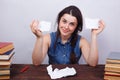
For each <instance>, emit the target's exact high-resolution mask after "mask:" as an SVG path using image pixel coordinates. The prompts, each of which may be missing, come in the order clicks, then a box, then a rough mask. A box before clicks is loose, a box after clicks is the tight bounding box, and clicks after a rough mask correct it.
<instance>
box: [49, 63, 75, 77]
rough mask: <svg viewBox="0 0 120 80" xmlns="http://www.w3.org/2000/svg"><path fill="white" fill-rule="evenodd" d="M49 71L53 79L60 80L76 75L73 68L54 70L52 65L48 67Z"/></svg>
mask: <svg viewBox="0 0 120 80" xmlns="http://www.w3.org/2000/svg"><path fill="white" fill-rule="evenodd" d="M47 71H48V74H49V76H50V77H51V79H58V78H62V77H67V76H73V75H75V74H76V70H75V69H74V68H73V67H72V68H69V67H66V68H63V69H58V68H55V69H54V70H53V68H52V65H49V66H48V67H47Z"/></svg>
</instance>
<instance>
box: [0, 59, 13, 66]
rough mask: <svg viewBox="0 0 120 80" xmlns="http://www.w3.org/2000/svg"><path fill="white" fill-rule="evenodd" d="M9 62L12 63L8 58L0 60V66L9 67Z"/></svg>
mask: <svg viewBox="0 0 120 80" xmlns="http://www.w3.org/2000/svg"><path fill="white" fill-rule="evenodd" d="M11 62H12V58H10V59H9V60H0V66H3V65H11Z"/></svg>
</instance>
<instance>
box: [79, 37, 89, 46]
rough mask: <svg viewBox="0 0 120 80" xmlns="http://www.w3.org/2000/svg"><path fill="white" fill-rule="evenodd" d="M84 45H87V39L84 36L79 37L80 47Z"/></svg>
mask: <svg viewBox="0 0 120 80" xmlns="http://www.w3.org/2000/svg"><path fill="white" fill-rule="evenodd" d="M85 45H88V41H87V39H86V38H84V37H81V39H80V47H82V46H85Z"/></svg>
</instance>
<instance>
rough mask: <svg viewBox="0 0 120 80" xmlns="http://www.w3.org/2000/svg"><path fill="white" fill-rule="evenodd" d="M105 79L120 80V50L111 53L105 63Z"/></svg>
mask: <svg viewBox="0 0 120 80" xmlns="http://www.w3.org/2000/svg"><path fill="white" fill-rule="evenodd" d="M104 79H105V80H120V52H112V53H110V54H109V56H108V58H107V60H106V64H105V74H104Z"/></svg>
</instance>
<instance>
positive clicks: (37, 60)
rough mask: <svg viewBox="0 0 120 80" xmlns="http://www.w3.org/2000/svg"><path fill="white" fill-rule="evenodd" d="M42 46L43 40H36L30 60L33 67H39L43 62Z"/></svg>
mask: <svg viewBox="0 0 120 80" xmlns="http://www.w3.org/2000/svg"><path fill="white" fill-rule="evenodd" d="M42 44H43V38H42V37H41V38H37V39H36V42H35V46H34V49H33V53H32V60H33V64H34V65H39V64H41V63H42V61H43V53H42V46H43V45H42Z"/></svg>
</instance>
